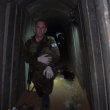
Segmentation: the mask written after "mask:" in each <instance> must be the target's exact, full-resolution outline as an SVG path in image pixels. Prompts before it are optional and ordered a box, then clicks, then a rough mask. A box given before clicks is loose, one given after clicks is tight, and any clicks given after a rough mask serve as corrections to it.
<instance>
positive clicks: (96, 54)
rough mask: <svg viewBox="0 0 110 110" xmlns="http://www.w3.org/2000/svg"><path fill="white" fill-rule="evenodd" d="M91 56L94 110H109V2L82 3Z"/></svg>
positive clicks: (102, 0) (90, 81) (103, 0)
mask: <svg viewBox="0 0 110 110" xmlns="http://www.w3.org/2000/svg"><path fill="white" fill-rule="evenodd" d="M81 4H82V13H83V18H84V21H82V22H84V28H85V33H86V40H87V49H88V55H89V66H90V74H89V75H90V77H91V80H88V81H87V82H88V83H91V85H92V86H91V88H90V90H91V91H90V92H91V93H90V94H91V95H92V108H91V109H92V110H109V109H110V107H109V104H110V99H109V96H110V90H109V88H110V86H109V84H110V83H109V72H110V65H109V64H110V48H109V37H110V34H109V31H110V30H109V29H110V27H109V24H110V21H109V20H110V19H109V12H110V11H109V10H108V7H109V3H108V1H107V0H93V1H89V0H84V1H81Z"/></svg>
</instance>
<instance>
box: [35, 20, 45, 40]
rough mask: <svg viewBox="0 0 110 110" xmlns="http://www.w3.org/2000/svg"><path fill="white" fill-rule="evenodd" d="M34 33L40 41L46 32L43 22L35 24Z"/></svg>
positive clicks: (39, 21) (38, 21)
mask: <svg viewBox="0 0 110 110" xmlns="http://www.w3.org/2000/svg"><path fill="white" fill-rule="evenodd" d="M34 32H35V34H36V37H37V38H40V39H42V38H43V37H44V36H45V33H46V32H47V24H46V22H45V21H44V20H42V19H39V20H37V21H36V22H35V26H34Z"/></svg>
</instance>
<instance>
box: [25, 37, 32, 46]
mask: <svg viewBox="0 0 110 110" xmlns="http://www.w3.org/2000/svg"><path fill="white" fill-rule="evenodd" d="M32 41H33V38H30V39H28V40H27V41H26V42H25V45H30V44H31V43H32Z"/></svg>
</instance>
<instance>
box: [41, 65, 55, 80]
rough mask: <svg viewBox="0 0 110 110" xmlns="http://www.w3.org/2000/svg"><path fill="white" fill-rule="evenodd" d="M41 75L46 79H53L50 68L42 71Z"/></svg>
mask: <svg viewBox="0 0 110 110" xmlns="http://www.w3.org/2000/svg"><path fill="white" fill-rule="evenodd" d="M43 75H44V76H46V78H47V79H51V78H52V77H54V73H53V70H52V68H51V67H50V66H47V67H46V68H45V70H44V71H43Z"/></svg>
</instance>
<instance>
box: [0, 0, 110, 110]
mask: <svg viewBox="0 0 110 110" xmlns="http://www.w3.org/2000/svg"><path fill="white" fill-rule="evenodd" d="M109 7H110V1H109V0H91V1H90V0H19V1H17V0H0V53H1V54H0V62H1V66H0V73H1V74H0V110H19V109H14V107H16V106H18V105H20V104H21V103H22V101H23V100H24V99H25V98H26V100H27V97H28V96H26V97H25V95H26V93H25V94H23V93H24V91H25V90H26V89H27V88H28V85H27V79H28V71H29V64H28V63H26V62H25V60H24V54H23V53H24V50H23V47H24V43H25V42H26V41H27V40H28V39H30V38H31V37H32V36H33V35H34V32H33V27H34V24H35V22H36V20H38V19H44V20H45V21H46V22H47V26H48V30H47V33H46V34H47V35H50V36H53V37H54V38H55V41H56V43H57V45H58V48H59V50H60V62H59V65H58V66H59V70H58V74H57V77H56V78H55V80H54V88H53V92H52V93H51V95H50V110H110V106H109V105H110V80H109V79H110V75H109V74H110V42H109V41H110V11H109ZM31 88H33V83H31V85H30V89H31ZM23 95H24V96H23ZM34 98H35V99H34ZM30 100H34V101H33V103H34V105H35V106H37V107H36V108H35V109H32V108H30V109H28V110H40V109H39V107H40V106H41V105H40V98H39V97H38V96H36V90H34V89H33V97H32V98H30ZM23 103H24V102H23ZM26 110H27V109H26Z"/></svg>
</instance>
